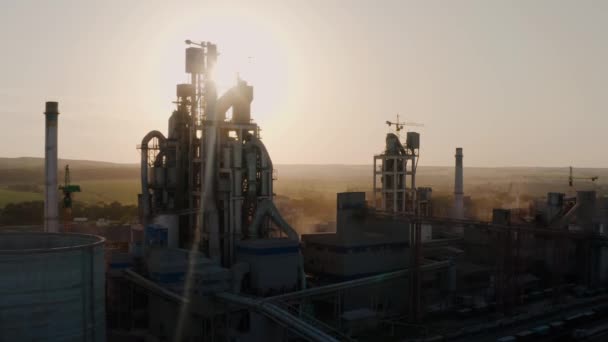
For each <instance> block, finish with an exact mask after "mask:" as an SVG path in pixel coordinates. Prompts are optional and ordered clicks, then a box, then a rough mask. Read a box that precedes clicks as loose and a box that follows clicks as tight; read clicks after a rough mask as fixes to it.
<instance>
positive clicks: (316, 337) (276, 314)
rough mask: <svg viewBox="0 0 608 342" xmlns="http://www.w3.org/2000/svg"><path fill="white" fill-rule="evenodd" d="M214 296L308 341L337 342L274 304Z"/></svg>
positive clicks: (233, 295) (241, 298) (236, 297)
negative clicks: (249, 310)
mask: <svg viewBox="0 0 608 342" xmlns="http://www.w3.org/2000/svg"><path fill="white" fill-rule="evenodd" d="M216 296H217V297H218V298H219V299H221V300H224V301H226V302H228V303H232V304H236V305H241V306H245V307H248V308H250V309H252V310H254V311H257V312H258V313H260V314H262V315H264V316H266V317H267V318H269V319H271V320H273V321H275V322H277V323H279V324H281V325H283V326H284V327H286V328H288V329H290V330H291V331H292V332H294V333H296V334H298V335H299V336H300V337H302V338H304V339H306V340H308V341H319V342H321V341H322V342H333V341H335V342H337V341H338V340H336V339H335V338H333V337H332V336H330V335H328V334H326V333H324V332H323V331H321V330H319V329H317V328H316V327H314V326H312V325H310V324H309V323H307V322H305V321H303V320H302V319H300V318H298V317H296V316H294V315H292V314H291V313H290V312H289V311H287V310H284V309H282V308H280V307H279V306H277V305H276V304H272V303H269V302H266V301H264V300H260V299H253V298H249V297H244V296H239V295H235V294H232V293H226V292H222V293H218V294H217V295H216Z"/></svg>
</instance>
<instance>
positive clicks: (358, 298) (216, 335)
mask: <svg viewBox="0 0 608 342" xmlns="http://www.w3.org/2000/svg"><path fill="white" fill-rule="evenodd" d="M186 42H187V44H189V45H190V46H189V47H188V48H187V49H186V53H185V65H186V67H185V71H186V73H187V74H188V75H189V78H190V82H189V83H186V84H179V85H177V88H176V100H175V104H176V106H175V110H174V111H173V113H171V115H170V117H169V120H168V129H167V133H166V135H165V134H163V133H161V132H160V131H157V130H153V131H150V132H149V133H148V134H146V135H145V136H144V137H143V139H142V140H141V143H140V144H139V145H138V146H137V147H138V149H139V150H140V152H141V193H140V194H139V196H138V203H139V214H140V223H141V224H140V225H136V226H133V227H131V228H130V232H129V234H130V243H129V245H128V248H114V247H113V246H112V245H111V244H110V243H108V242H106V241H104V239H103V238H101V237H99V236H94V235H86V234H79V233H68V232H63V231H61V230H62V229H61V227H60V225H59V218H58V205H59V204H58V197H59V193H58V189H59V187H58V184H57V121H58V114H59V111H58V104H57V103H56V102H49V103H47V106H46V111H45V117H46V144H45V145H46V163H45V166H46V173H45V176H46V179H45V189H46V191H45V226H44V230H45V232H41V233H18V234H17V233H2V235H0V279H2V281H1V282H0V298H2V299H4V298H10V300H2V301H0V330H2V331H3V332H2V333H0V337H1V338H0V340H2V341H4V340H7V341H13V340H14V341H23V340H41V339H44V340H49V341H180V342H181V341H378V340H387V341H502V342H506V341H566V340H597V341H601V340H603V339H602V338H604V337H605V336H606V335H607V334H608V238H607V236H606V227H608V199H607V198H606V197H599V196H598V195H597V194H596V193H595V192H594V191H578V192H576V194H575V195H573V194H563V193H554V192H551V193H548V194H547V197H546V199H543V200H542V201H537V202H536V203H535V205H534V206H533V207H531V208H528V209H527V211H526V213H525V215H524V214H522V210H520V208H514V209H505V208H496V209H494V211H493V216H492V220H491V221H490V222H484V221H479V220H474V219H472V218H471V217H467V208H466V201H465V186H464V179H465V178H464V165H463V149H462V148H460V147H459V148H456V153H455V168H454V189H453V190H454V192H453V201H452V198H451V199H450V200H451V201H450V203H451V204H450V208H448V209H449V210H447V212H449V213H450V215H449V216H438V215H436V214H435V213H436V212H437V211H436V210H435V209H436V205H437V203H434V198H433V189H432V187H430V186H429V184H423V186H420V185H419V184H418V183H420V182H418V183H417V172H418V161H419V160H420V157H421V146H422V142H423V141H422V139H421V135H420V134H419V133H418V132H412V131H409V132H406V134H405V141H403V139H402V138H401V136H400V132H399V131H400V130H401V129H402V128H403V125H402V124H400V123H399V122H397V123H395V127H396V130H395V132H391V133H388V134H387V135H386V137H385V140H384V142H382V140H381V138H382V137H378V144H377V145H378V149H379V150H381V152H380V153H379V154H377V155H374V156H370V158H373V166H372V170H370V171H372V172H370V176H372V177H373V178H372V179H371V184H372V188H371V189H370V190H371V191H370V192H367V193H366V192H342V193H338V194H337V196H336V197H337V198H336V229H335V231H334V232H325V233H311V234H301V235H300V234H298V232H297V231H296V229H294V227H292V226H291V225H290V224H289V223H288V222H287V221H286V220H285V219H284V218H283V217H282V216H281V213H280V212H279V210H278V209H277V206H276V205H275V203H274V197H275V195H276V194H275V192H274V190H273V183H274V181H275V180H276V177H275V174H276V170H275V168H274V166H273V163H272V159H271V156H270V154H269V152H268V150H267V149H266V147H265V145H264V143H263V142H262V140H261V138H260V127H259V126H258V124H256V123H255V121H254V120H253V117H252V113H251V103H252V101H253V99H254V88H253V86H252V85H249V84H248V83H247V82H246V81H245V80H242V79H237V81H236V84H235V85H234V86H233V87H232V88H230V89H228V90H227V91H226V92H225V93H223V94H218V90H217V88H216V84H215V81H214V77H213V74H214V67H215V64H216V62H217V58H218V55H219V54H218V49H217V47H216V45H214V44H212V43H210V42H192V41H186ZM387 123H388V122H387ZM389 126H390V125H389ZM571 178H572V176H571ZM67 179H68V178H66V181H65V184H64V187H65V186H68V185H69V182H68V181H67ZM442 212H445V211H442ZM5 332H9V333H5ZM13 336H14V337H13Z"/></svg>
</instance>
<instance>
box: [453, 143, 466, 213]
mask: <svg viewBox="0 0 608 342" xmlns="http://www.w3.org/2000/svg"><path fill="white" fill-rule="evenodd" d="M455 157H456V172H455V177H454V216H455V218H457V219H463V218H464V199H463V196H464V184H463V168H462V157H463V155H462V148H461V147H457V148H456V155H455Z"/></svg>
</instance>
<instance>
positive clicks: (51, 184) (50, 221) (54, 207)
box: [44, 102, 59, 233]
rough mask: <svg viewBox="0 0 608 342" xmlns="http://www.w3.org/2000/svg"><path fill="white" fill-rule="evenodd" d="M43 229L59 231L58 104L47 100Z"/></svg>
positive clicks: (45, 112)
mask: <svg viewBox="0 0 608 342" xmlns="http://www.w3.org/2000/svg"><path fill="white" fill-rule="evenodd" d="M44 115H45V125H44V231H46V232H50V233H56V232H58V231H59V203H58V202H59V188H58V185H57V126H58V118H59V104H58V103H57V102H47V103H46V109H45V111H44Z"/></svg>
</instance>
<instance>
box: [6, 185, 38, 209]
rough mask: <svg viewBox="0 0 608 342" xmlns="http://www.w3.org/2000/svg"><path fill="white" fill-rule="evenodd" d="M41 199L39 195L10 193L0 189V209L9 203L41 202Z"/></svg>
mask: <svg viewBox="0 0 608 342" xmlns="http://www.w3.org/2000/svg"><path fill="white" fill-rule="evenodd" d="M42 199H43V196H42V194H41V193H34V192H21V191H12V190H7V189H5V188H0V208H4V206H6V205H7V204H9V203H18V202H28V201H41V200H42Z"/></svg>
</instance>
